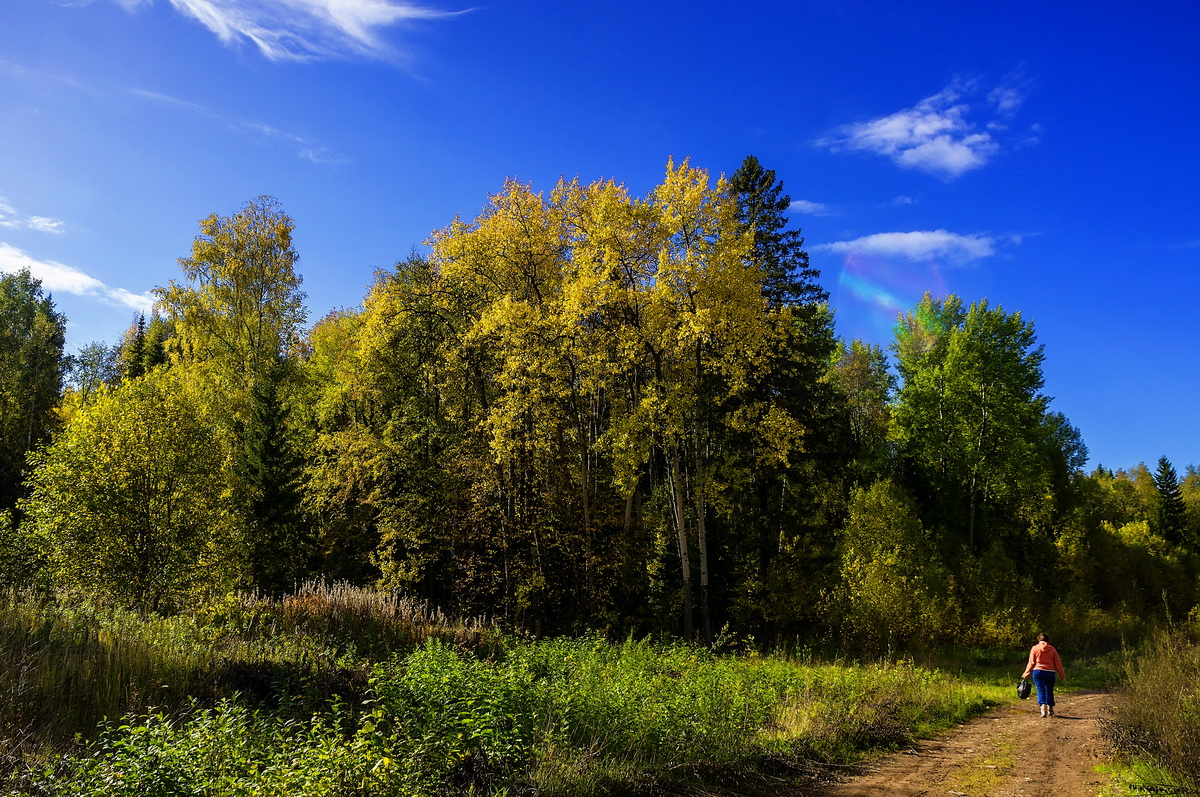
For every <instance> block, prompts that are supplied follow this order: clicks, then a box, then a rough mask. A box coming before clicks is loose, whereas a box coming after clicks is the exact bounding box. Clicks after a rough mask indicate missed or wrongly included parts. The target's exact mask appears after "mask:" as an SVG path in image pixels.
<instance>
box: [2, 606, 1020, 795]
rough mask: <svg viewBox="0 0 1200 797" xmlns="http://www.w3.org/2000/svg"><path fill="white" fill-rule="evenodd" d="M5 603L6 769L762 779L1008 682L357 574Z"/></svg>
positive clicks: (75, 785) (828, 759)
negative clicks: (615, 628) (407, 597)
mask: <svg viewBox="0 0 1200 797" xmlns="http://www.w3.org/2000/svg"><path fill="white" fill-rule="evenodd" d="M4 608H5V611H4V612H3V613H2V614H3V616H4V618H5V619H4V621H3V623H2V624H0V645H4V646H6V647H5V648H4V651H5V652H7V653H10V654H11V653H17V654H19V655H17V656H16V657H15V659H14V660H20V661H22V662H24V663H23V664H21V665H20V666H10V665H8V663H7V662H6V664H5V666H8V669H7V670H4V671H3V672H0V677H3V678H4V680H3V681H2V682H0V688H3V689H5V690H7V696H8V697H9V701H8V703H7V706H8V707H7V708H5V709H0V710H2V711H6V712H7V713H6V714H5V715H4V718H3V720H4V726H3V728H4V734H3V738H4V739H5V742H4V751H5V754H6V755H7V756H8V758H7V761H8V764H7V777H8V781H9V786H8V788H9V789H18V790H21V792H22V793H40V794H47V795H100V794H105V795H121V794H130V795H133V794H138V795H142V794H162V795H167V794H171V795H201V794H205V795H207V794H222V795H226V794H228V795H237V794H244V795H251V794H253V795H293V794H306V795H307V794H313V795H343V794H345V795H350V794H363V795H366V794H371V795H388V794H395V795H413V794H448V793H450V794H452V793H460V794H461V793H495V794H521V793H538V794H563V795H570V794H604V793H609V794H627V793H651V792H655V791H663V790H667V791H686V790H688V789H693V788H696V787H698V786H701V785H704V784H709V785H711V784H721V785H723V786H732V787H736V788H739V789H748V790H752V789H754V788H765V787H766V786H767V785H769V784H772V783H777V782H781V781H786V780H788V779H790V778H793V777H795V776H796V775H798V774H801V773H805V772H808V771H811V770H812V769H813V768H814V767H818V766H821V765H828V764H831V763H846V762H849V761H852V760H855V759H856V758H857V757H858V756H859V755H861V753H862V752H863V751H865V750H869V749H878V748H881V747H882V748H889V747H895V746H897V745H900V744H903V743H905V742H907V741H909V740H910V739H912V738H915V737H918V736H923V735H927V734H930V733H933V732H936V731H937V730H940V729H942V728H944V727H948V726H949V725H952V724H954V723H956V722H960V721H962V720H964V719H966V718H968V717H970V716H972V715H974V714H976V713H978V712H980V711H982V710H983V709H985V708H987V707H988V706H990V705H994V704H996V703H999V702H1003V701H1005V700H1008V699H1009V694H1008V693H1009V691H1010V685H1008V684H1007V683H1004V684H1003V685H1000V684H999V683H997V684H995V685H990V684H983V685H981V684H979V683H978V682H972V681H969V680H964V679H961V678H955V677H953V676H951V675H948V674H947V673H945V672H944V671H940V670H935V669H930V668H926V667H920V666H916V665H914V664H912V663H890V664H865V665H861V664H860V665H848V664H840V663H821V662H817V661H813V660H797V659H795V658H787V657H775V656H756V655H740V656H723V655H717V654H714V653H712V652H711V651H707V650H703V649H698V648H695V647H692V646H687V645H681V644H656V643H651V642H647V641H635V640H628V641H625V642H623V643H617V644H614V643H611V642H609V641H606V640H604V639H600V638H583V639H557V640H543V641H528V640H524V641H522V640H515V639H512V638H505V637H502V636H501V635H499V634H498V633H497V632H496V631H495V630H493V629H489V628H487V627H486V626H485V625H484V624H482V623H474V624H470V623H451V622H448V621H446V619H445V618H438V617H436V616H431V615H428V614H425V613H423V612H422V610H420V609H419V608H418V607H413V606H408V607H402V606H401V604H400V603H399V602H395V601H393V600H392V599H390V598H387V597H385V596H377V595H374V594H372V593H366V592H361V591H356V590H349V589H346V588H339V589H336V590H334V589H327V588H319V587H310V588H307V589H306V590H305V591H302V592H301V593H300V594H299V595H297V596H293V597H292V598H289V599H286V600H284V601H279V602H272V601H258V600H255V599H252V598H237V599H229V600H227V601H224V602H222V603H221V604H219V605H217V606H215V607H207V608H204V609H201V610H197V611H196V612H195V613H194V614H192V615H188V616H181V617H176V618H171V619H153V618H152V619H147V620H141V619H139V618H135V617H132V616H126V615H118V614H112V613H106V612H103V611H100V610H98V609H95V608H79V607H76V608H64V607H62V606H59V605H56V604H46V603H38V602H34V601H28V600H22V599H20V598H18V597H15V596H10V597H9V602H8V604H7V605H6V606H5V607H4ZM5 658H9V657H8V656H5ZM50 662H57V663H56V664H55V665H54V666H45V667H43V666H41V665H48V664H49V663H50ZM67 684H73V686H71V688H70V689H67V688H65V685H67ZM0 697H3V696H0ZM99 717H109V718H112V719H111V720H110V721H108V722H106V723H104V724H103V725H97V724H96V720H97V719H98V718H99ZM77 734H78V736H76V735H77ZM0 791H2V789H0Z"/></svg>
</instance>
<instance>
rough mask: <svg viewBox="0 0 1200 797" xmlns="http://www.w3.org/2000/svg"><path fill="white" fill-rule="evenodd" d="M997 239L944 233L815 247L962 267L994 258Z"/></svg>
mask: <svg viewBox="0 0 1200 797" xmlns="http://www.w3.org/2000/svg"><path fill="white" fill-rule="evenodd" d="M997 243H998V241H997V239H996V238H995V237H993V236H989V235H978V234H976V235H960V234H958V233H953V232H949V231H947V230H916V231H914V232H880V233H875V234H874V235H866V236H863V237H862V238H855V239H853V240H850V241H834V242H833V243H827V244H818V245H816V246H814V247H812V248H813V250H814V251H817V252H833V253H836V254H845V255H877V256H880V257H903V258H906V259H908V260H911V261H913V262H929V261H936V262H938V263H940V264H942V265H947V266H963V265H967V264H968V263H972V262H974V261H976V260H982V259H983V258H985V257H991V256H992V255H994V254H996V249H997Z"/></svg>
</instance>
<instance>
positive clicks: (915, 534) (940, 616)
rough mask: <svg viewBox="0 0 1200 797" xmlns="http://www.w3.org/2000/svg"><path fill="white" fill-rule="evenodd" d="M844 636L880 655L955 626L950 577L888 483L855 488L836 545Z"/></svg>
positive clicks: (906, 503)
mask: <svg viewBox="0 0 1200 797" xmlns="http://www.w3.org/2000/svg"><path fill="white" fill-rule="evenodd" d="M838 556H839V568H840V576H841V583H842V588H841V591H840V593H841V594H840V600H841V601H843V602H844V606H842V607H839V608H842V609H843V613H842V623H843V625H844V628H845V630H846V631H847V632H848V633H849V634H850V636H851V638H853V639H855V640H856V641H857V642H858V644H859V645H860V646H862V647H864V648H865V649H868V650H872V651H875V652H882V651H885V650H891V649H894V648H905V647H909V648H910V649H911V646H914V645H918V644H919V645H925V644H928V640H929V638H930V635H938V634H941V633H945V632H948V631H950V630H952V629H953V627H954V622H955V620H954V614H955V607H954V605H953V599H952V597H951V596H952V594H953V590H952V589H950V588H949V583H950V575H949V572H948V571H947V569H946V567H945V566H944V565H943V564H942V561H941V558H940V556H939V554H938V550H937V545H936V542H935V540H934V539H933V537H932V535H931V534H930V533H929V532H928V531H927V530H926V529H925V528H924V527H923V526H922V524H921V521H920V518H919V517H918V516H917V509H916V506H915V505H914V504H913V502H912V499H911V498H909V497H908V496H907V495H906V494H905V493H904V491H903V490H901V489H900V488H899V487H897V486H896V485H895V484H893V483H892V482H891V481H890V480H884V481H879V482H876V483H875V484H872V485H871V486H870V487H869V488H865V489H864V488H858V489H856V490H855V491H854V495H853V497H852V498H851V501H850V513H849V518H848V520H847V523H846V527H845V529H843V531H842V534H841V540H840V543H839V546H838Z"/></svg>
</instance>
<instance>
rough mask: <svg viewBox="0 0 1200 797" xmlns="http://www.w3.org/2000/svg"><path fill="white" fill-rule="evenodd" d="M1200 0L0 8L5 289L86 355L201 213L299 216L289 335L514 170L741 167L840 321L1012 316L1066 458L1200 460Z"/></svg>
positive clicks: (83, 3)
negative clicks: (25, 276)
mask: <svg viewBox="0 0 1200 797" xmlns="http://www.w3.org/2000/svg"><path fill="white" fill-rule="evenodd" d="M1198 31H1200V5H1197V4H1192V3H1182V2H1157V1H1156V0H1149V1H1148V2H1142V3H1130V2H1123V3H1106V2H1093V3H1086V4H1085V3H1059V4H1048V3H1041V2H1039V3H1032V2H1019V1H1018V2H1006V3H993V2H985V3H967V4H964V3H961V2H954V3H950V2H924V3H895V2H858V1H856V0H814V1H813V2H789V3H782V2H779V3H775V2H755V1H754V0H748V1H746V2H740V3H714V2H690V3H677V2H663V3H646V2H644V0H643V2H626V1H625V0H609V2H605V3H561V2H532V1H523V2H518V1H516V0H491V2H487V1H486V0H485V2H484V3H483V4H479V5H469V4H466V3H464V4H454V3H453V2H452V0H421V2H420V3H419V4H418V3H414V2H408V0H90V2H89V1H88V0H4V2H3V5H2V6H0V270H4V271H11V270H14V269H16V268H20V267H22V266H28V267H30V268H31V269H32V270H33V272H34V274H35V276H38V277H39V278H40V279H41V280H42V281H43V284H44V286H45V287H46V288H47V289H48V290H50V291H51V292H52V294H53V296H54V299H55V302H56V304H57V305H58V307H59V309H60V310H61V311H63V312H64V313H65V314H66V315H67V317H68V319H69V326H68V346H69V347H70V348H72V349H74V348H78V347H79V346H81V345H84V344H86V343H88V342H90V341H93V340H103V341H107V342H110V343H111V342H114V341H116V340H117V339H118V337H119V336H120V334H121V332H122V331H123V330H124V328H126V327H127V326H128V324H129V323H130V321H131V320H132V318H133V317H134V315H135V314H136V312H137V309H138V308H139V307H143V306H146V304H147V302H148V292H149V290H150V289H151V288H152V287H154V286H155V285H163V284H166V282H167V281H168V280H170V279H175V278H177V277H178V274H179V272H178V267H177V265H176V258H179V257H182V256H186V255H187V254H188V252H189V248H190V245H191V241H192V238H193V237H194V236H195V235H196V233H197V221H198V220H199V219H201V218H202V217H204V216H207V215H208V214H210V213H214V212H216V213H220V214H222V215H228V214H230V213H233V212H234V211H236V210H237V209H238V207H240V206H241V205H242V203H244V202H245V201H246V200H248V199H250V198H252V197H254V196H258V195H260V194H270V195H272V196H274V197H276V198H278V199H279V200H280V201H281V202H282V203H283V206H284V208H285V209H286V211H287V212H288V213H289V214H290V215H291V216H292V217H293V218H294V219H295V221H296V225H297V229H296V245H297V249H298V250H299V252H300V257H301V261H300V270H301V273H302V274H303V276H304V279H305V289H306V290H307V292H308V294H309V300H308V306H309V310H310V319H311V320H313V321H315V320H317V319H318V318H319V317H320V316H322V315H324V314H325V313H326V312H328V311H329V310H331V309H334V308H338V307H345V306H353V305H356V304H358V303H359V302H360V301H361V299H362V297H363V294H364V292H365V290H366V287H367V285H368V284H369V283H370V281H371V278H372V274H373V272H374V270H375V269H377V268H386V267H388V266H390V265H391V264H393V263H394V262H395V261H397V260H399V259H402V258H403V257H405V256H406V255H407V254H408V253H409V252H410V251H411V250H412V249H413V248H414V247H419V246H420V245H421V244H422V242H423V241H424V240H425V239H426V237H427V236H428V235H429V233H430V232H431V231H432V230H434V229H436V228H439V227H442V226H445V225H446V224H448V223H449V222H450V221H451V220H452V219H453V218H454V216H455V214H462V215H463V216H467V217H472V216H474V215H475V214H476V213H478V211H479V210H480V209H481V208H482V207H483V205H484V203H485V201H486V198H487V195H488V193H489V192H493V191H497V190H499V189H500V188H501V186H502V184H503V181H504V179H505V178H506V177H508V176H514V177H517V178H519V179H521V180H523V181H526V182H531V183H533V184H534V185H535V187H542V188H549V187H551V186H552V185H553V183H554V182H555V180H557V178H558V177H559V176H560V175H565V176H567V177H574V176H578V177H580V178H581V179H582V180H584V181H592V180H595V179H599V178H610V177H611V178H615V179H617V180H618V181H621V182H624V183H625V184H626V185H627V186H628V187H629V188H630V190H631V191H632V192H634V193H636V194H644V193H645V192H646V190H648V189H649V188H650V187H651V186H652V185H654V184H655V183H656V182H657V181H658V180H660V179H661V177H662V174H663V171H664V167H665V164H666V161H667V158H668V157H670V156H674V157H675V158H676V159H677V160H678V159H681V158H684V157H690V158H691V162H692V163H693V165H697V166H702V167H705V168H707V169H709V170H710V171H712V172H713V173H714V174H715V173H718V172H725V173H729V172H732V171H733V170H734V169H736V168H737V166H738V164H739V163H740V162H741V160H742V158H743V157H744V156H746V155H748V154H753V155H755V156H757V157H758V158H759V160H760V161H761V162H762V163H763V164H764V165H765V166H766V167H767V168H771V169H774V170H775V171H776V172H777V174H778V176H779V177H780V178H781V179H782V180H783V181H784V187H785V190H786V191H787V193H788V194H790V195H791V197H792V199H793V200H794V204H793V219H794V221H795V222H796V224H798V225H799V226H800V227H802V228H803V230H804V233H805V237H806V239H807V243H808V247H809V249H810V252H811V255H812V258H813V262H814V263H815V264H817V265H818V266H819V267H820V269H821V271H822V275H823V282H824V284H825V286H826V287H827V288H828V289H829V291H830V294H831V303H832V305H833V307H834V310H835V313H836V319H837V325H838V331H839V334H841V335H843V336H845V337H847V338H850V337H859V338H863V339H865V340H869V341H872V342H876V343H881V344H884V345H886V344H887V343H888V342H889V341H890V337H891V328H892V326H893V324H894V322H895V320H896V315H897V313H899V312H901V311H903V310H905V309H908V308H909V307H911V306H912V305H913V304H915V303H916V301H917V300H918V299H919V298H920V296H921V294H922V293H923V292H924V291H926V290H931V291H933V292H934V293H936V294H944V293H948V292H954V293H957V294H958V295H959V296H961V297H962V298H963V299H964V300H965V301H967V302H970V301H975V300H979V299H984V298H986V299H987V300H988V301H989V302H990V303H991V304H992V305H993V306H994V305H1000V306H1002V307H1004V308H1005V309H1006V310H1008V311H1010V312H1011V311H1020V312H1021V313H1022V316H1023V317H1024V318H1026V319H1028V320H1032V321H1033V322H1034V324H1035V326H1036V329H1037V333H1038V337H1039V340H1040V341H1041V343H1043V344H1044V345H1045V349H1046V364H1045V375H1046V388H1045V390H1046V393H1047V394H1048V395H1051V396H1053V397H1054V398H1055V401H1054V404H1053V407H1054V408H1055V409H1057V410H1058V411H1061V412H1063V413H1065V414H1066V415H1067V416H1068V417H1069V418H1070V419H1071V421H1072V422H1073V423H1074V424H1075V425H1077V426H1078V427H1079V428H1080V430H1081V431H1082V433H1083V436H1084V439H1085V441H1086V442H1087V444H1088V446H1089V449H1090V450H1091V460H1092V464H1093V465H1095V464H1104V465H1106V466H1109V467H1114V468H1115V467H1129V466H1132V465H1135V464H1137V463H1138V462H1141V461H1145V462H1147V463H1148V464H1150V465H1151V466H1153V463H1154V462H1155V461H1156V460H1157V458H1158V457H1159V456H1161V455H1164V454H1165V455H1166V456H1168V457H1169V458H1170V459H1171V460H1172V462H1173V463H1175V465H1176V467H1177V468H1178V469H1179V470H1180V471H1181V472H1182V469H1183V467H1184V466H1185V465H1187V464H1189V463H1196V464H1200V421H1198V420H1197V417H1196V397H1197V396H1198V395H1200V345H1198V342H1200V310H1197V307H1196V299H1197V288H1198V286H1200V190H1198V186H1200V153H1198V152H1197V143H1198V142H1200V134H1198V129H1197V128H1198V123H1200V47H1197V46H1196V45H1195V37H1196V34H1197V32H1198Z"/></svg>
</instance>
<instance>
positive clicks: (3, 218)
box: [0, 197, 63, 233]
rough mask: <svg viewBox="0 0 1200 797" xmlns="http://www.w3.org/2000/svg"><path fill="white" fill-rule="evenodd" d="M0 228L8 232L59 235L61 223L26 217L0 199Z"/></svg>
mask: <svg viewBox="0 0 1200 797" xmlns="http://www.w3.org/2000/svg"><path fill="white" fill-rule="evenodd" d="M0 227H7V228H8V229H10V230H33V231H35V232H48V233H60V232H62V231H63V223H62V221H60V220H59V219H52V218H50V217H48V216H27V215H25V214H24V213H20V212H18V211H17V209H16V208H14V207H13V206H12V205H10V204H8V202H7V201H6V200H5V199H4V197H0Z"/></svg>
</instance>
